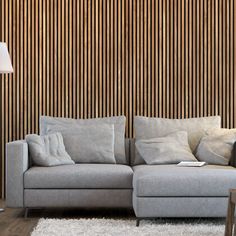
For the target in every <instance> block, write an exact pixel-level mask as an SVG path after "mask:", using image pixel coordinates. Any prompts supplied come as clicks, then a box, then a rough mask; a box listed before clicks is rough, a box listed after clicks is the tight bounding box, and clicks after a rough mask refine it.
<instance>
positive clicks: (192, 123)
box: [133, 116, 221, 165]
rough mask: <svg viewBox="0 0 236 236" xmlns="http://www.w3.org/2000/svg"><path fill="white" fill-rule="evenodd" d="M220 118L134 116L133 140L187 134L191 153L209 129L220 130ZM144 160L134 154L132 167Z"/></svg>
mask: <svg viewBox="0 0 236 236" xmlns="http://www.w3.org/2000/svg"><path fill="white" fill-rule="evenodd" d="M220 127H221V118H220V116H210V117H200V118H189V119H166V118H155V117H143V116H136V117H135V118H134V130H135V140H136V141H138V140H139V139H151V138H159V137H163V136H165V135H167V134H170V133H173V132H176V131H186V132H187V133H188V142H189V146H190V148H191V150H192V152H193V153H195V152H196V148H197V145H198V144H199V142H200V139H201V138H202V137H203V136H204V134H205V132H206V131H207V130H208V129H210V128H220ZM143 163H144V160H143V159H142V157H141V156H140V155H139V154H138V153H137V152H136V155H135V160H134V163H133V165H138V164H143Z"/></svg>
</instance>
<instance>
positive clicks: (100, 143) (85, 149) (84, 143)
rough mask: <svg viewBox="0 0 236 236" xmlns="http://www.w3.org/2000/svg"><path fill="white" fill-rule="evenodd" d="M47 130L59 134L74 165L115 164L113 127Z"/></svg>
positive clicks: (69, 127) (80, 126)
mask: <svg viewBox="0 0 236 236" xmlns="http://www.w3.org/2000/svg"><path fill="white" fill-rule="evenodd" d="M49 130H50V131H49V132H50V133H54V132H57V131H59V132H61V134H62V136H63V140H64V143H65V148H66V150H67V152H68V153H69V155H70V156H71V158H72V159H73V160H74V161H75V162H76V163H107V164H115V163H116V159H115V155H114V125H106V124H100V125H78V124H76V125H61V126H60V125H53V126H51V127H50V126H49Z"/></svg>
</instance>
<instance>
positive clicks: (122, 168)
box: [24, 164, 133, 189]
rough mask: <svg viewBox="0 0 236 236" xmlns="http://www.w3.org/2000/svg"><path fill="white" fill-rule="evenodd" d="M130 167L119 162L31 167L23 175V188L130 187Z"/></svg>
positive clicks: (131, 172)
mask: <svg viewBox="0 0 236 236" xmlns="http://www.w3.org/2000/svg"><path fill="white" fill-rule="evenodd" d="M132 177H133V171H132V168H131V167H129V166H126V165H119V164H115V165H112V164H75V165H64V166H54V167H31V168H30V169H29V170H28V171H27V172H26V173H25V175H24V182H25V188H34V189H36V188H51V189H63V188H80V189H82V188H85V189H90V188H94V189H118V188H120V189H131V188H132Z"/></svg>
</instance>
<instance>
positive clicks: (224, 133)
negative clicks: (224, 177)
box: [196, 129, 236, 165]
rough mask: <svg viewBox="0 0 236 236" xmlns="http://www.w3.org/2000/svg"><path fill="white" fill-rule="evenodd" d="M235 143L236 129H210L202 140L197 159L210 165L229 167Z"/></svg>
mask: <svg viewBox="0 0 236 236" xmlns="http://www.w3.org/2000/svg"><path fill="white" fill-rule="evenodd" d="M235 142H236V129H210V130H208V131H207V132H206V135H205V136H204V137H203V138H202V139H201V141H200V143H199V145H198V148H197V153H196V157H197V158H198V160H200V161H205V162H207V163H209V164H214V165H228V164H229V161H230V158H231V155H232V149H233V144H234V143H235Z"/></svg>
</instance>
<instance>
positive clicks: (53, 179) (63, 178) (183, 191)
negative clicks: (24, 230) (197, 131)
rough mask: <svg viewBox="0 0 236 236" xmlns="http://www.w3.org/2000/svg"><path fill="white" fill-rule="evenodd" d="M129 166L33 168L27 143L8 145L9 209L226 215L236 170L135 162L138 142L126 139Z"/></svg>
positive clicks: (144, 216) (139, 216) (145, 215)
mask: <svg viewBox="0 0 236 236" xmlns="http://www.w3.org/2000/svg"><path fill="white" fill-rule="evenodd" d="M125 147H126V157H127V159H128V161H129V164H127V165H125V164H76V165H63V166H55V167H36V166H32V165H31V160H30V157H29V154H28V145H27V143H26V142H25V141H15V142H11V143H8V144H7V159H6V205H7V207H21V208H25V210H26V211H25V212H26V216H27V212H28V209H30V208H36V207H37V208H44V207H96V208H97V207H102V208H104V207H108V208H114V207H120V208H133V209H134V212H135V215H136V217H137V225H138V224H139V221H140V219H143V218H149V217H150V218H155V217H224V216H225V215H226V211H227V197H228V191H229V189H230V188H236V168H234V167H233V166H215V165H207V166H204V167H201V168H184V167H177V166H176V165H146V164H139V165H134V163H135V145H134V140H133V139H132V140H129V139H126V143H125Z"/></svg>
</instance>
